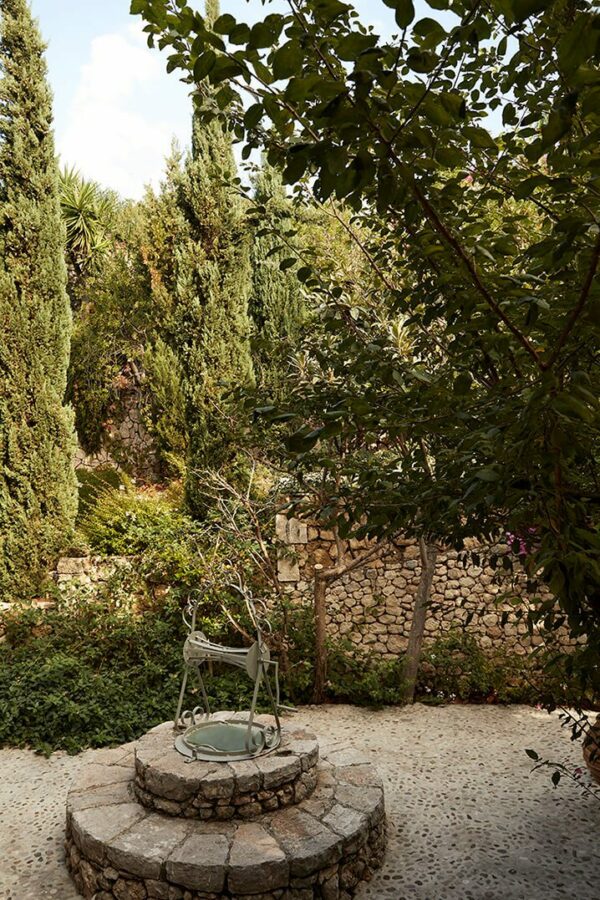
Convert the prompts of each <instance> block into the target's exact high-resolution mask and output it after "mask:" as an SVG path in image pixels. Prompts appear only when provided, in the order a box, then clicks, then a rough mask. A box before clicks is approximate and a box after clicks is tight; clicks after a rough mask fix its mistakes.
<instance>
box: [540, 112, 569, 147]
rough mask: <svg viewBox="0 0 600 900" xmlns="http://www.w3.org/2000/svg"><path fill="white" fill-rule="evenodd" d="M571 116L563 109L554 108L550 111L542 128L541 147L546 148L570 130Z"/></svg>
mask: <svg viewBox="0 0 600 900" xmlns="http://www.w3.org/2000/svg"><path fill="white" fill-rule="evenodd" d="M572 124H573V116H572V115H569V113H568V112H564V111H563V110H558V109H555V110H553V111H552V112H551V113H550V116H549V118H548V121H547V122H546V124H545V125H544V127H543V128H542V142H541V144H542V147H543V148H544V149H547V148H548V147H552V146H553V145H554V144H556V143H558V141H560V139H561V138H563V137H564V136H565V135H566V134H568V133H569V131H570V130H571V126H572Z"/></svg>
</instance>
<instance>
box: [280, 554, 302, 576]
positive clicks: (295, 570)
mask: <svg viewBox="0 0 600 900" xmlns="http://www.w3.org/2000/svg"><path fill="white" fill-rule="evenodd" d="M277 579H278V580H279V581H281V582H291V581H299V580H300V567H299V565H298V563H297V561H296V560H294V559H289V558H288V557H286V556H281V555H280V556H279V558H278V560H277Z"/></svg>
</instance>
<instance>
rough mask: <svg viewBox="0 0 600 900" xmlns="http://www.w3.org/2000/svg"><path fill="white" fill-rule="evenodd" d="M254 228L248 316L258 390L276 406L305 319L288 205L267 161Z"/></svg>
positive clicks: (260, 173) (256, 183) (284, 389)
mask: <svg viewBox="0 0 600 900" xmlns="http://www.w3.org/2000/svg"><path fill="white" fill-rule="evenodd" d="M254 201H255V204H256V212H257V218H258V226H259V227H258V228H257V231H256V234H255V236H254V240H253V242H252V250H251V254H250V262H251V266H252V294H251V297H250V315H251V318H252V322H253V325H254V345H255V351H254V367H255V370H256V379H257V390H258V391H259V392H260V393H262V394H264V395H266V396H269V397H271V398H272V399H277V400H281V399H282V398H283V397H284V396H285V395H286V393H287V383H288V381H289V368H290V366H289V356H290V354H291V353H292V352H293V350H294V348H295V345H296V343H297V341H298V335H299V331H300V327H301V325H302V321H303V318H304V311H303V302H302V295H301V290H300V284H299V282H298V280H297V278H296V277H295V275H294V274H290V271H289V269H290V266H291V265H293V264H294V262H295V259H294V255H292V256H291V255H290V254H294V253H295V249H294V243H292V242H293V240H294V236H295V233H296V229H295V224H296V223H295V221H294V215H293V209H292V205H291V203H290V200H289V199H288V197H287V196H286V192H285V189H284V187H283V183H282V180H281V175H280V173H279V172H278V171H277V170H276V169H274V168H273V167H272V166H270V165H269V164H268V163H267V162H266V160H264V161H263V165H262V166H261V168H260V170H259V171H258V173H257V175H256V178H255V181H254Z"/></svg>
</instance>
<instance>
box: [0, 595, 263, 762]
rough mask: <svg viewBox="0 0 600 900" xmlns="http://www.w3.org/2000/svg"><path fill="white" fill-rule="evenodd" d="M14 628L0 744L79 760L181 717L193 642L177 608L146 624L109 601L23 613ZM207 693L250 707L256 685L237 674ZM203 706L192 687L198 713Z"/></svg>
mask: <svg viewBox="0 0 600 900" xmlns="http://www.w3.org/2000/svg"><path fill="white" fill-rule="evenodd" d="M108 593H109V594H110V592H108ZM199 625H200V626H201V627H203V626H204V621H203V619H202V617H201V618H200V620H199ZM5 627H6V640H5V641H4V642H3V643H2V644H1V645H0V744H9V745H14V746H31V747H33V748H34V749H35V750H38V751H41V752H45V753H48V752H51V751H53V750H59V749H60V750H66V751H68V752H69V753H76V752H78V751H79V750H82V749H83V748H85V747H99V746H103V745H107V744H118V743H123V742H125V741H129V740H133V739H135V738H137V737H139V736H140V735H141V734H143V733H144V732H145V731H147V730H148V729H149V728H151V727H152V726H154V725H156V724H158V723H160V722H163V721H165V720H167V719H169V718H170V717H172V715H173V714H174V710H175V706H176V703H177V697H178V691H179V684H180V678H181V668H182V663H181V648H182V644H183V641H184V638H185V633H186V632H185V627H184V625H183V623H182V621H181V615H180V607H179V605H178V604H177V603H174V602H167V603H166V604H164V605H163V607H162V609H161V611H160V614H157V611H156V610H153V611H149V612H147V613H145V614H141V615H140V614H136V613H135V612H133V610H132V609H131V607H130V606H129V607H128V606H125V607H123V606H119V605H118V604H116V603H112V602H110V601H109V600H108V599H107V598H106V597H104V598H102V599H101V600H98V601H95V602H94V601H92V602H90V601H86V602H75V603H69V604H66V603H64V602H63V603H60V604H59V606H58V607H57V608H56V609H55V610H50V611H46V612H41V611H39V610H36V609H32V608H29V607H21V608H18V609H16V610H14V611H12V612H11V613H10V614H9V615H7V616H5ZM192 681H193V679H192ZM207 687H208V691H209V697H210V699H211V702H212V703H213V704H214V706H215V707H221V708H226V709H231V708H234V707H239V706H242V707H243V706H247V705H248V703H249V702H250V695H251V688H252V684H251V682H250V680H249V679H244V678H243V677H242V678H240V677H239V674H237V675H235V674H233V673H232V672H231V671H230V670H228V671H225V672H223V673H219V674H218V675H217V677H215V678H212V679H209V680H208V682H207ZM198 702H199V691H197V689H196V686H195V685H192V688H191V691H190V698H189V704H190V705H192V706H193V705H196V704H197V703H198Z"/></svg>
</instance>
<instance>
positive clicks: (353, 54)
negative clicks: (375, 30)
mask: <svg viewBox="0 0 600 900" xmlns="http://www.w3.org/2000/svg"><path fill="white" fill-rule="evenodd" d="M376 43H377V38H376V37H375V35H372V34H361V33H360V32H359V31H353V32H352V33H351V34H348V35H346V37H343V38H342V39H341V41H340V42H339V43H338V45H337V52H338V55H339V57H340V59H345V60H349V61H351V60H355V59H356V58H357V57H358V56H360V54H361V53H364V51H365V50H368V49H370V48H371V47H374V46H375V44H376Z"/></svg>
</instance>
